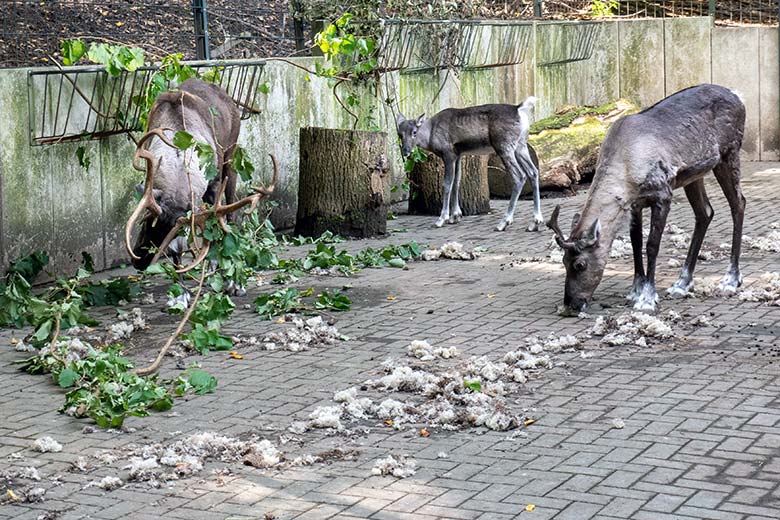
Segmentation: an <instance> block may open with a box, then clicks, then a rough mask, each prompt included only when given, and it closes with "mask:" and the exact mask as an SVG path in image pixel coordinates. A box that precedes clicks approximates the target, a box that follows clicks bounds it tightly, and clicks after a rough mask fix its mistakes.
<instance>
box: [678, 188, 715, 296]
mask: <svg viewBox="0 0 780 520" xmlns="http://www.w3.org/2000/svg"><path fill="white" fill-rule="evenodd" d="M683 189H684V190H685V195H686V196H687V197H688V202H690V203H691V207H692V208H693V213H694V215H695V216H696V224H695V225H694V228H693V236H692V237H691V245H690V246H689V247H688V256H686V257H685V264H684V265H683V268H682V271H680V277H679V278H678V279H677V281H676V282H674V285H672V286H671V287H670V288H669V289H667V290H666V292H667V293H668V294H669V295H670V296H672V297H673V298H679V297H683V296H689V295H690V294H691V289H693V271H694V270H695V269H696V260H697V259H698V257H699V250H700V249H701V244H702V242H704V235H705V233H707V228H708V227H709V225H710V222H711V221H712V217H713V215H715V211H714V210H713V209H712V205H711V204H710V200H709V199H708V198H707V192H706V191H705V189H704V180H703V179H699V180H698V181H695V182H692V183H691V184H688V185H687V186H685V188H683Z"/></svg>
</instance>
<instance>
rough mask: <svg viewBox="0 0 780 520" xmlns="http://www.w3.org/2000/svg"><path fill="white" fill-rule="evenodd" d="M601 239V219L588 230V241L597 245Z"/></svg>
mask: <svg viewBox="0 0 780 520" xmlns="http://www.w3.org/2000/svg"><path fill="white" fill-rule="evenodd" d="M600 237H601V219H596V221H595V222H594V223H593V224H591V226H590V229H589V230H588V239H589V241H591V242H593V243H594V244H597V243H598V241H599V238H600Z"/></svg>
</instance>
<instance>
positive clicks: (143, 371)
mask: <svg viewBox="0 0 780 520" xmlns="http://www.w3.org/2000/svg"><path fill="white" fill-rule="evenodd" d="M205 280H206V264H202V265H201V272H200V280H199V281H198V290H197V291H196V292H195V296H194V297H193V298H192V301H191V302H190V306H189V307H188V308H187V312H185V313H184V316H183V317H182V319H181V321H180V322H179V325H178V326H177V327H176V330H175V331H174V332H173V334H171V336H170V337H169V338H168V341H166V342H165V344H164V345H163V346H162V347H161V348H160V352H159V353H158V354H157V358H156V359H155V360H154V361H153V362H152V364H151V365H149V366H148V367H145V368H137V369H135V370H134V371H133V372H134V373H135V374H137V375H139V376H148V375H149V374H153V373H155V372H157V371H158V370H159V369H160V365H161V364H162V360H163V358H165V355H166V354H167V353H168V350H169V349H170V348H171V345H173V342H174V341H176V338H178V337H179V334H181V331H182V330H183V329H184V325H185V324H186V323H187V322H188V321H189V319H190V316H192V312H193V311H194V310H195V307H196V306H197V305H198V301H199V300H200V294H201V292H203V282H204V281H205Z"/></svg>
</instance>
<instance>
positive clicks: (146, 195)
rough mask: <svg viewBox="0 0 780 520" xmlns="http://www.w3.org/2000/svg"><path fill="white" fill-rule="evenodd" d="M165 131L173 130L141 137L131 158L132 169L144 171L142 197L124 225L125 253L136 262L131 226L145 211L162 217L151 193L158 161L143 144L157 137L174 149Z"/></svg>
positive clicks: (164, 129) (158, 164)
mask: <svg viewBox="0 0 780 520" xmlns="http://www.w3.org/2000/svg"><path fill="white" fill-rule="evenodd" d="M165 131H173V130H172V129H171V128H153V129H151V130H149V131H148V132H146V133H145V134H144V135H142V136H141V138H140V139H139V140H138V144H137V145H136V149H135V155H134V156H133V168H135V169H136V170H138V171H144V170H145V171H146V182H144V192H143V195H141V200H140V201H138V206H136V208H135V210H134V211H133V214H132V215H130V218H129V219H128V220H127V224H126V225H125V248H126V249H127V252H128V253H129V254H130V256H131V257H132V258H133V259H135V260H138V259H139V257H138V256H137V255H136V254H135V253H134V252H133V246H132V245H131V244H130V235H131V234H132V232H133V226H134V225H135V223H136V221H137V220H138V219H139V218H140V217H141V214H142V213H143V212H144V210H146V209H148V210H150V211H151V212H152V213H154V214H155V215H156V217H155V218H157V217H159V216H160V215H162V209H161V208H160V205H159V204H157V201H156V200H154V193H153V190H154V175H155V173H156V172H157V169H158V168H159V167H160V161H159V159H157V158H156V157H155V156H154V155H152V153H151V152H150V151H149V150H147V149H146V148H144V147H143V146H144V143H146V141H148V140H149V139H151V138H152V137H159V138H160V139H161V140H162V141H163V142H164V143H165V144H167V145H168V146H170V147H172V148H176V146H175V145H174V144H173V143H172V142H171V141H170V140H169V139H168V137H167V136H166V135H165V133H164V132H165ZM139 159H144V160H145V161H146V168H144V167H143V166H141V164H140V163H139V161H138V160H139Z"/></svg>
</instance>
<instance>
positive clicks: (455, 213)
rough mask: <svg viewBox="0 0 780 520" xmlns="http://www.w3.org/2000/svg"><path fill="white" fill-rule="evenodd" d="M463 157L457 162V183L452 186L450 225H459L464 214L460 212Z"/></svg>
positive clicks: (459, 157)
mask: <svg viewBox="0 0 780 520" xmlns="http://www.w3.org/2000/svg"><path fill="white" fill-rule="evenodd" d="M460 159H461V156H460V155H459V156H458V158H457V159H456V160H455V181H454V183H453V186H452V214H451V215H450V224H457V223H458V222H460V221H461V219H462V218H463V212H462V211H461V210H460V200H458V199H459V197H458V194H459V193H460V174H461V161H460Z"/></svg>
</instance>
